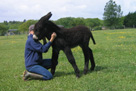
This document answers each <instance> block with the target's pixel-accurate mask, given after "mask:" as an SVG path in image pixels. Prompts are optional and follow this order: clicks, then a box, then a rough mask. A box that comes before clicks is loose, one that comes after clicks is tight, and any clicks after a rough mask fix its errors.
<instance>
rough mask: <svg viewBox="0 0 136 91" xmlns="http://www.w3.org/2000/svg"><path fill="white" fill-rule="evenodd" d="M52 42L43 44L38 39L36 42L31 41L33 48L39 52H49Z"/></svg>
mask: <svg viewBox="0 0 136 91" xmlns="http://www.w3.org/2000/svg"><path fill="white" fill-rule="evenodd" d="M51 44H52V43H51V42H48V43H46V44H45V45H42V44H41V43H40V42H38V41H37V42H35V41H31V42H30V45H31V50H33V51H37V52H42V53H44V52H47V51H48V49H49V48H50V46H51Z"/></svg>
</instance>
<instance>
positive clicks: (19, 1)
mask: <svg viewBox="0 0 136 91" xmlns="http://www.w3.org/2000/svg"><path fill="white" fill-rule="evenodd" d="M108 1H109V0H0V22H3V21H14V20H15V21H23V20H24V19H26V20H30V19H33V20H38V19H40V18H41V17H42V16H44V15H46V14H47V13H48V12H52V14H53V15H52V17H51V20H58V19H60V18H63V17H75V18H77V17H83V18H99V19H103V13H104V7H105V5H106V3H107V2H108ZM113 1H115V2H116V4H117V5H121V10H122V11H123V16H125V15H127V14H128V13H129V12H135V11H136V0H113Z"/></svg>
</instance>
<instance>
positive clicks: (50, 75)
mask: <svg viewBox="0 0 136 91" xmlns="http://www.w3.org/2000/svg"><path fill="white" fill-rule="evenodd" d="M52 78H53V75H52V74H48V75H46V76H44V77H43V79H44V80H50V79H52Z"/></svg>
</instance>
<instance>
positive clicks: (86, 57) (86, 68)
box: [82, 46, 89, 74]
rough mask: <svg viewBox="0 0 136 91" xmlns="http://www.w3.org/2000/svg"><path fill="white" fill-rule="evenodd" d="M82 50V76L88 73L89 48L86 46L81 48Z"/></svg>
mask: <svg viewBox="0 0 136 91" xmlns="http://www.w3.org/2000/svg"><path fill="white" fill-rule="evenodd" d="M82 50H83V53H84V57H85V65H84V74H86V73H87V72H88V65H89V48H88V46H82Z"/></svg>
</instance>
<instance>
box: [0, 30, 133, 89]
mask: <svg viewBox="0 0 136 91" xmlns="http://www.w3.org/2000/svg"><path fill="white" fill-rule="evenodd" d="M92 33H93V35H94V39H95V41H96V45H93V42H92V40H90V44H89V46H90V48H92V50H93V53H94V59H95V63H96V68H95V70H94V71H93V72H88V73H87V75H83V68H84V56H83V53H82V50H81V49H80V48H79V47H76V48H74V49H72V51H73V55H74V57H75V60H76V63H77V65H78V67H79V69H80V74H81V77H80V78H79V79H78V78H76V76H75V74H74V70H73V68H72V66H71V65H70V63H69V62H68V60H67V58H66V56H65V54H64V53H63V52H62V51H61V52H60V55H59V59H58V60H59V64H58V66H57V68H56V73H55V75H54V78H53V79H52V80H49V81H39V80H30V81H26V82H24V81H23V80H22V73H23V71H24V70H25V67H24V47H25V41H26V39H27V35H14V36H8V37H7V36H0V91H135V90H136V29H125V30H104V31H93V32H92ZM51 53H52V51H51V48H50V50H49V51H48V53H45V54H43V56H44V58H51ZM89 68H90V65H89Z"/></svg>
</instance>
